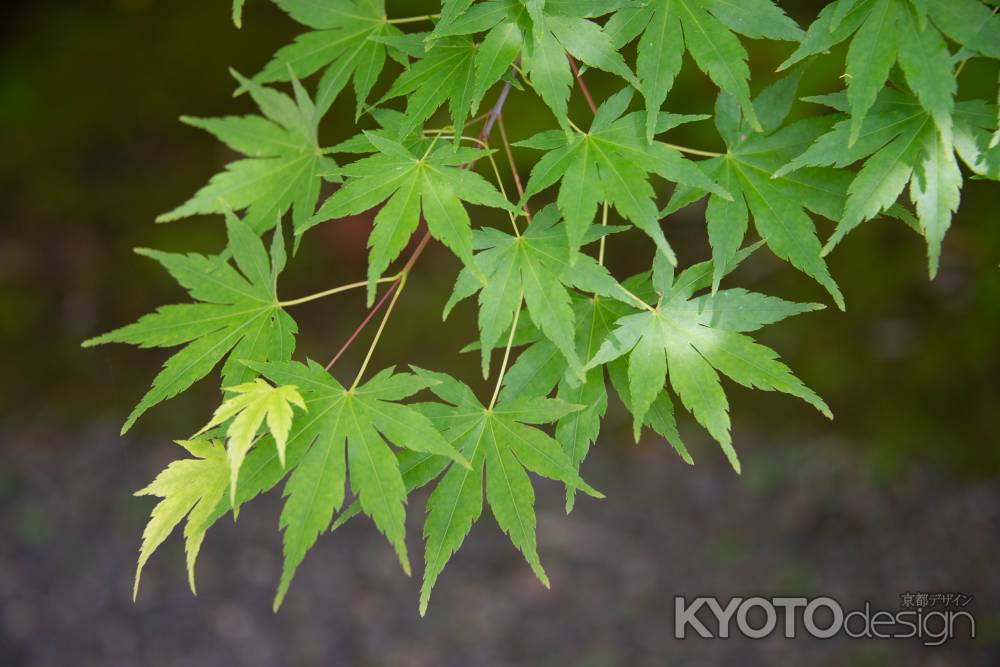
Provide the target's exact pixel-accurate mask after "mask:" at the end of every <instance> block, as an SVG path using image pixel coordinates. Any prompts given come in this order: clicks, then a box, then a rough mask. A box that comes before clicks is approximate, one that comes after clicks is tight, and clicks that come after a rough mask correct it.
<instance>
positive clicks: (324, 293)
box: [278, 276, 399, 308]
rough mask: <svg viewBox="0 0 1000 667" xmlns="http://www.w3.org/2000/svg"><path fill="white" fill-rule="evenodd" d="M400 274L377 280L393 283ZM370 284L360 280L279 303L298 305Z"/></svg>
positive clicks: (284, 305)
mask: <svg viewBox="0 0 1000 667" xmlns="http://www.w3.org/2000/svg"><path fill="white" fill-rule="evenodd" d="M398 277H399V276H388V277H385V278H379V279H378V280H377V281H376V282H379V283H391V282H392V281H394V280H396V279H397V278H398ZM367 284H368V281H367V280H359V281H358V282H356V283H347V284H346V285H340V286H339V287H333V288H331V289H328V290H323V291H322V292H316V293H315V294H309V295H307V296H303V297H299V298H298V299H289V300H288V301H279V302H278V305H279V306H281V307H283V308H284V307H287V306H297V305H299V304H302V303H309V302H310V301H315V300H317V299H322V298H323V297H326V296H331V295H333V294H339V293H341V292H348V291H350V290H352V289H358V288H359V287H364V286H365V285H367Z"/></svg>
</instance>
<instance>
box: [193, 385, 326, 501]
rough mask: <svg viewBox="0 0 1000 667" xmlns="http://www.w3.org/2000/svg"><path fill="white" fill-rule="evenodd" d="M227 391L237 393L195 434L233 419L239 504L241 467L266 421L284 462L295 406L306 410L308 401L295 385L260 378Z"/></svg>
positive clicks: (231, 451)
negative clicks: (270, 383)
mask: <svg viewBox="0 0 1000 667" xmlns="http://www.w3.org/2000/svg"><path fill="white" fill-rule="evenodd" d="M225 391H227V392H230V393H232V394H235V396H233V397H232V398H230V399H228V400H226V401H224V402H223V403H222V405H220V406H219V407H218V408H217V409H216V410H215V414H213V415H212V419H211V420H209V422H208V423H207V424H205V425H204V426H203V427H201V429H200V430H199V431H198V432H197V433H195V437H197V436H199V435H201V434H202V433H204V432H205V431H208V430H209V429H212V428H215V427H216V426H219V425H220V424H224V423H226V422H229V420H232V421H231V422H230V423H229V427H228V428H227V430H226V445H227V447H226V454H227V456H228V457H229V468H230V472H229V500H230V502H231V503H232V504H233V505H234V506H235V503H236V482H237V479H238V478H239V472H240V466H241V465H243V460H244V459H245V458H246V455H247V452H248V451H250V447H251V446H252V445H253V439H254V437H255V436H256V435H257V431H259V430H260V427H261V426H262V425H263V424H264V421H265V420H266V421H267V430H268V431H270V433H271V436H272V437H273V438H274V443H275V446H276V447H277V450H278V459H279V460H280V461H281V464H282V465H284V464H285V446H286V444H287V442H288V431H289V429H291V427H292V405H293V404H294V405H297V406H299V407H300V408H302V409H303V410H305V409H306V404H305V403H304V402H303V400H302V396H301V395H300V394H299V392H298V391H297V389H296V387H295V386H294V385H287V386H283V387H272V386H271V385H269V384H268V383H267V382H264V381H263V380H261V379H260V378H256V379H254V380H253V381H252V382H244V383H243V384H240V385H236V386H235V387H226V389H225ZM234 511H235V508H234Z"/></svg>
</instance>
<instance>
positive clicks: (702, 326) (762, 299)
mask: <svg viewBox="0 0 1000 667" xmlns="http://www.w3.org/2000/svg"><path fill="white" fill-rule="evenodd" d="M712 274H713V269H712V267H711V264H710V263H706V264H701V265H696V266H694V267H691V268H690V269H688V270H686V271H684V272H682V273H681V274H680V275H678V276H677V278H676V280H675V279H674V276H673V269H672V268H671V267H670V266H669V264H668V263H667V262H666V261H665V260H664V259H662V258H660V257H657V261H656V262H655V263H654V266H653V287H654V289H655V291H656V294H657V303H656V306H655V307H650V308H647V309H645V310H643V311H641V312H636V313H634V314H631V315H626V316H624V317H622V318H620V319H619V320H618V321H617V322H616V324H615V329H614V331H612V332H611V334H610V335H609V336H608V338H607V339H606V340H605V341H604V343H603V344H602V345H601V348H600V349H599V350H598V351H597V354H596V355H594V357H593V358H592V359H591V360H590V361H589V363H588V364H587V365H588V367H590V368H593V367H596V366H600V365H602V364H606V363H608V362H610V361H613V360H615V359H618V358H619V357H622V356H623V355H626V354H627V355H628V395H629V407H630V410H631V412H632V414H633V416H634V419H635V426H634V428H635V430H636V433H637V434H638V430H639V428H640V427H641V426H642V424H643V423H644V420H645V418H646V415H647V413H648V412H649V410H650V408H651V407H652V406H653V404H654V402H655V401H656V399H657V398H658V397H659V396H660V395H661V393H662V392H664V391H665V390H666V385H667V380H668V377H669V383H670V387H671V388H672V389H673V390H674V392H675V393H676V394H677V396H678V397H679V398H680V400H681V402H682V403H683V404H684V407H685V408H687V409H688V410H689V411H690V412H691V414H692V415H694V417H695V419H696V420H697V421H698V423H700V424H701V425H702V426H704V427H705V429H706V430H707V431H708V432H709V433H710V434H711V435H712V437H713V438H715V439H716V441H718V443H719V444H720V445H721V446H722V449H723V451H724V452H725V453H726V456H727V457H728V458H729V461H730V463H731V464H732V466H733V468H734V469H736V471H737V472H738V471H739V470H740V464H739V459H738V457H737V455H736V451H735V450H734V449H733V447H732V437H731V435H730V423H729V402H728V400H727V399H726V395H725V392H724V391H723V389H722V383H721V382H720V379H719V373H722V374H723V375H726V376H728V377H729V378H730V379H732V380H733V381H735V382H737V383H738V384H741V385H744V386H746V387H751V388H756V389H762V390H765V391H780V392H783V393H786V394H791V395H793V396H797V397H799V398H801V399H802V400H804V401H806V402H807V403H810V404H811V405H813V406H814V407H816V409H817V410H819V411H820V412H822V413H823V414H824V415H826V416H828V417H832V414H831V413H830V409H829V408H828V407H827V405H826V404H825V403H824V402H823V400H822V399H821V398H819V396H817V395H816V394H815V393H814V392H813V391H812V390H810V389H809V388H808V387H806V386H805V385H804V384H802V382H801V381H799V380H798V378H796V377H795V376H794V375H792V373H791V371H790V370H789V369H788V367H787V366H785V365H784V364H783V363H782V362H780V361H779V360H778V358H777V354H776V353H775V352H774V351H773V350H771V349H770V348H768V347H765V346H763V345H761V344H759V343H756V342H754V341H753V339H751V338H750V337H749V336H746V335H744V332H751V331H756V330H757V329H760V328H761V327H763V326H764V325H766V324H771V323H773V322H777V321H780V320H782V319H785V318H786V317H789V316H791V315H795V314H798V313H801V312H806V311H809V310H815V309H817V308H821V307H822V306H820V305H818V304H797V303H791V302H788V301H784V300H782V299H778V298H776V297H770V296H765V295H763V294H756V293H753V292H747V291H745V290H742V289H728V290H719V291H716V292H715V293H710V294H706V295H702V296H694V295H695V293H696V292H697V291H698V290H699V289H703V288H704V287H706V286H708V284H709V283H710V280H711V276H712Z"/></svg>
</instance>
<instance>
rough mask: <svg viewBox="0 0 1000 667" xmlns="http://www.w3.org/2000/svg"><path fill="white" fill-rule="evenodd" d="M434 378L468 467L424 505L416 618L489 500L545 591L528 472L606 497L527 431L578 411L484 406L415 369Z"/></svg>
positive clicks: (451, 382) (520, 403)
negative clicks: (421, 562)
mask: <svg viewBox="0 0 1000 667" xmlns="http://www.w3.org/2000/svg"><path fill="white" fill-rule="evenodd" d="M413 370H414V371H415V372H416V373H417V374H418V375H420V376H421V377H425V378H427V379H430V380H435V381H436V384H433V385H431V386H430V390H431V391H432V392H433V393H434V394H435V395H437V397H438V398H440V399H441V400H443V401H446V402H447V403H448V404H449V405H450V406H453V407H444V408H443V409H441V410H440V412H439V417H438V422H439V424H440V425H441V426H442V427H443V428H445V429H446V430H445V433H444V435H445V438H446V439H447V440H448V441H449V442H452V443H454V444H455V447H456V448H457V449H458V450H459V451H461V452H462V453H463V454H464V455H465V457H466V459H468V461H469V462H470V463H471V466H470V467H468V468H466V467H462V466H456V465H450V466H449V467H448V468H447V469H446V471H445V473H444V476H443V477H442V478H441V479H440V481H439V482H438V484H437V486H436V487H435V488H434V491H433V492H432V493H431V495H430V498H428V500H427V519H426V521H425V523H424V538H425V540H426V544H425V549H424V581H423V585H422V586H421V589H420V613H421V615H423V614H424V613H425V612H426V611H427V603H428V601H429V600H430V595H431V590H432V589H433V588H434V583H435V582H436V581H437V578H438V576H439V575H440V574H441V572H442V571H443V570H444V567H445V565H446V564H447V562H448V560H449V559H450V558H451V556H452V554H454V553H455V552H456V551H457V550H458V548H459V547H460V546H461V545H462V542H463V541H464V540H465V536H466V535H468V533H469V531H470V530H471V528H472V524H473V523H475V522H476V521H477V520H478V519H479V517H480V516H481V514H482V509H483V486H484V482H483V478H484V477H485V487H486V501H487V502H488V503H489V506H490V509H491V510H492V512H493V516H494V517H495V518H496V520H497V524H499V526H500V529H501V530H503V531H504V532H505V533H506V534H507V536H508V537H509V538H510V540H511V542H512V543H513V544H514V546H516V547H517V548H518V549H519V550H520V551H521V553H522V554H523V555H524V558H525V560H526V561H527V562H528V564H529V565H530V566H531V569H532V571H534V573H535V575H536V576H537V577H538V578H539V580H540V581H541V582H542V583H543V584H545V586H548V577H547V576H546V574H545V570H544V569H543V568H542V564H541V561H540V559H539V557H538V549H537V546H536V538H535V508H534V506H535V493H534V488H533V487H532V484H531V480H530V478H529V477H528V474H527V471H529V470H530V471H531V472H534V473H536V474H538V475H541V476H542V477H547V478H549V479H554V480H557V481H560V482H563V483H564V484H567V485H571V486H573V487H574V488H577V489H579V490H581V491H583V492H584V493H587V494H588V495H591V496H594V497H596V498H602V497H603V495H602V494H601V493H599V492H598V491H596V490H594V489H593V488H592V487H590V485H588V484H587V483H586V482H584V481H583V480H582V479H580V476H579V475H578V474H577V472H576V468H575V467H574V466H573V464H572V463H571V462H570V460H569V458H568V457H567V456H566V455H565V454H564V453H563V451H562V449H561V448H560V447H559V445H558V443H557V442H556V441H555V440H554V439H553V438H552V437H551V436H549V435H548V434H546V433H545V432H544V431H542V430H540V429H538V428H535V427H534V426H531V425H532V424H546V423H550V422H553V421H556V420H558V419H559V418H560V417H562V416H564V415H566V414H568V413H570V412H572V411H575V410H578V409H580V407H581V406H577V405H571V404H568V403H566V402H564V401H560V400H557V399H547V398H541V397H524V398H521V399H515V400H510V401H500V402H499V403H498V404H497V405H495V406H493V407H490V408H487V407H485V406H484V405H482V404H481V403H480V402H479V401H478V400H477V399H476V397H475V394H474V393H473V392H472V390H471V389H470V388H469V387H468V386H467V385H465V384H462V383H461V382H459V381H457V380H455V379H454V378H451V377H450V376H447V375H443V374H440V373H432V372H430V371H424V370H421V369H419V368H414V369H413Z"/></svg>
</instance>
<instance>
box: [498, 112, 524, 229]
mask: <svg viewBox="0 0 1000 667" xmlns="http://www.w3.org/2000/svg"><path fill="white" fill-rule="evenodd" d="M497 124H499V125H500V140H501V141H503V151H504V153H506V154H507V164H509V165H510V173H511V174H512V175H513V176H514V186H515V187H516V188H517V196H518V201H520V200H522V199H524V186H523V185H521V175H520V174H519V173H517V163H516V162H514V153H513V151H511V149H510V140H509V139H507V128H506V127H504V124H503V114H500V115H499V116H497ZM524 217H525V218H527V220H528V223H529V224H530V223H531V211H530V210H529V209H528V204H527V202H525V204H524Z"/></svg>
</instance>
